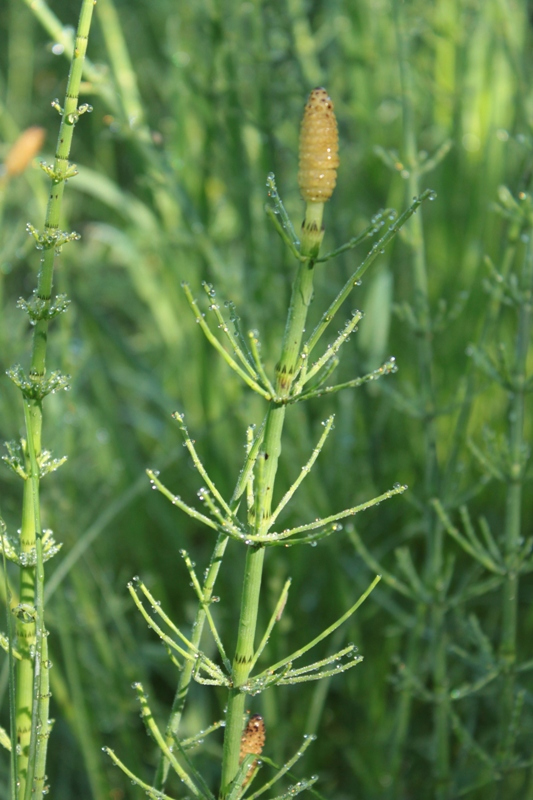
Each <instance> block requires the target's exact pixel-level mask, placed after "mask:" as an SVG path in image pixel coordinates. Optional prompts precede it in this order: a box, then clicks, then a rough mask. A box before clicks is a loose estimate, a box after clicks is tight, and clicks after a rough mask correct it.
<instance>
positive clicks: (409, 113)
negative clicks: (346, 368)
mask: <svg viewBox="0 0 533 800" xmlns="http://www.w3.org/2000/svg"><path fill="white" fill-rule="evenodd" d="M401 13H402V11H401V9H400V3H399V0H395V3H394V17H395V25H396V35H397V43H398V44H397V46H398V58H399V68H400V80H401V86H402V108H403V151H404V158H405V161H406V163H407V169H408V172H409V176H408V178H407V184H408V188H407V192H408V196H414V195H418V194H419V190H420V171H419V162H418V155H417V146H416V130H415V120H414V109H413V86H412V79H411V72H410V66H409V59H408V45H407V35H406V34H405V32H404V30H403V25H402V20H401ZM409 235H410V244H411V250H412V263H413V273H412V274H413V287H414V312H415V319H416V337H417V355H418V379H419V392H420V406H421V408H422V411H423V420H424V444H425V448H424V450H425V458H424V463H425V471H424V500H425V502H424V530H425V533H426V564H425V570H424V571H425V582H426V585H427V586H431V587H434V598H433V603H432V607H431V609H430V620H428V625H429V626H430V628H431V634H432V642H433V646H432V649H431V652H432V682H433V693H434V697H435V701H434V713H433V736H434V776H435V782H436V786H437V789H436V795H435V796H436V798H437V800H444V799H445V798H447V797H448V783H449V779H450V764H449V697H448V685H447V663H446V635H445V627H444V626H445V608H444V602H443V601H444V597H443V596H441V593H440V592H439V591H438V587H439V585H441V584H442V580H441V578H442V570H443V531H442V527H441V526H440V525H439V524H438V522H437V519H436V516H435V512H434V510H433V508H432V506H431V504H430V500H431V499H432V498H433V497H436V496H438V493H439V484H440V477H439V464H438V460H437V430H436V425H435V408H436V402H435V390H434V381H433V352H432V346H431V336H432V330H431V311H430V305H429V294H428V278H427V265H426V253H425V245H424V231H423V225H422V217H421V214H420V213H419V214H417V215H415V216H413V217H412V219H411V220H410V223H409ZM425 615H426V609H425V608H424V607H423V606H420V607H419V608H418V609H417V612H416V618H417V624H416V625H415V628H414V631H413V632H412V633H411V640H410V644H409V646H408V656H409V659H408V661H409V663H408V664H407V666H408V669H409V670H411V669H412V672H411V673H410V674H413V673H414V672H415V671H416V670H415V669H414V667H415V664H416V662H417V660H418V658H419V652H418V644H417V643H416V642H415V641H413V635H416V636H417V639H418V633H419V628H420V626H423V620H424V616H425ZM410 706H411V690H410V689H405V690H404V692H403V694H402V698H401V700H400V708H399V720H400V721H401V724H400V725H399V726H398V729H397V735H396V741H395V752H394V753H393V758H392V762H393V767H392V769H393V782H392V783H393V785H394V786H396V785H397V784H396V780H395V777H394V773H395V772H396V773H397V771H398V769H399V768H400V763H401V759H402V750H403V746H404V744H405V737H406V735H407V730H408V724H409V717H410ZM400 733H401V736H400V735H399V734H400Z"/></svg>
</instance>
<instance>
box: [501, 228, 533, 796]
mask: <svg viewBox="0 0 533 800" xmlns="http://www.w3.org/2000/svg"><path fill="white" fill-rule="evenodd" d="M532 233H533V232H532V230H531V228H528V229H527V236H528V239H527V245H526V252H525V254H524V260H523V266H522V274H521V276H520V288H521V295H522V296H521V303H520V310H519V314H518V331H517V336H516V344H515V355H514V369H513V387H512V391H510V392H509V414H508V419H509V463H510V470H509V476H508V485H507V493H506V505H505V528H504V549H505V559H506V564H507V573H506V575H505V578H504V582H503V589H502V637H501V643H500V659H501V662H502V665H503V670H504V681H503V693H502V702H501V733H500V756H501V758H502V759H503V762H504V763H503V765H502V766H503V767H504V768H505V766H506V764H505V762H506V760H508V759H509V757H510V755H511V753H512V747H513V737H514V733H513V724H512V722H513V715H514V713H515V662H516V643H517V613H518V590H519V575H518V568H517V567H518V563H517V562H518V558H519V554H520V551H521V548H522V546H523V544H522V542H523V539H522V536H523V534H522V488H523V484H524V477H525V476H524V472H525V465H524V449H525V446H526V442H525V440H524V419H525V410H526V393H527V358H528V349H529V343H530V340H531V330H532V302H533V244H532ZM511 790H512V784H509V785H508V786H506V781H505V780H504V781H503V782H502V787H501V790H500V796H501V797H505V796H506V792H507V793H510V792H511ZM508 796H510V794H508Z"/></svg>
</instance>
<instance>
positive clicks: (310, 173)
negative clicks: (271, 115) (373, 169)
mask: <svg viewBox="0 0 533 800" xmlns="http://www.w3.org/2000/svg"><path fill="white" fill-rule="evenodd" d="M338 166H339V134H338V131H337V120H336V118H335V112H334V110H333V102H332V100H331V97H330V96H329V95H328V93H327V91H326V90H325V89H322V88H317V89H313V91H312V92H311V94H310V95H309V99H308V101H307V105H306V106H305V111H304V116H303V119H302V124H301V128H300V158H299V169H298V185H299V186H300V192H301V195H302V197H303V199H304V200H305V201H306V203H325V202H326V200H329V198H330V197H331V195H332V194H333V189H334V188H335V184H336V183H337V167H338Z"/></svg>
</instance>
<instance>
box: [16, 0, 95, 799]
mask: <svg viewBox="0 0 533 800" xmlns="http://www.w3.org/2000/svg"><path fill="white" fill-rule="evenodd" d="M93 6H94V0H83V3H82V8H81V13H80V18H79V23H78V29H77V33H76V43H75V48H74V53H73V58H72V63H71V68H70V73H69V77H68V83H67V90H66V96H65V104H64V107H61V106H60V104H59V101H57V100H54V102H53V103H52V107H53V108H55V109H56V110H57V111H58V112H59V113H60V115H61V123H60V129H59V138H58V143H57V149H56V155H55V160H54V163H53V164H52V165H47V164H44V163H43V164H41V166H42V168H43V170H44V172H45V173H46V174H47V176H48V177H49V178H50V193H49V197H48V205H47V210H46V218H45V223H44V228H43V229H42V230H38V229H37V228H35V227H34V226H33V225H31V224H28V226H27V230H28V232H29V233H30V235H31V236H32V237H33V238H34V240H35V243H36V249H37V250H38V251H39V252H41V253H42V256H41V264H40V269H39V273H38V278H37V288H36V290H35V291H34V293H33V296H32V297H31V299H30V300H28V301H26V300H22V299H21V300H19V303H18V306H19V308H21V309H22V310H24V311H25V312H26V313H27V315H28V317H29V320H30V325H31V326H32V327H33V340H32V349H31V358H30V369H29V372H28V373H26V372H25V371H24V369H23V368H22V366H20V365H17V366H15V367H12V368H11V369H10V370H8V375H9V377H10V378H11V380H12V381H13V383H15V385H16V386H17V387H18V388H19V390H20V392H21V394H22V400H23V409H24V421H25V436H24V438H22V439H21V440H20V442H9V443H7V451H8V454H7V456H4V461H5V462H6V463H7V464H8V466H9V467H10V468H11V469H12V470H13V471H14V472H15V474H16V475H17V476H18V477H19V478H21V479H22V480H23V484H24V485H23V498H22V525H21V530H20V536H19V537H17V538H16V537H13V536H9V535H8V534H7V532H6V528H5V524H4V523H3V522H2V523H1V529H0V533H1V545H2V553H3V558H4V571H5V581H6V594H7V597H8V632H9V636H8V642H7V644H6V643H4V640H3V638H2V643H3V644H4V646H5V648H6V649H7V652H8V655H9V667H10V670H9V672H10V710H11V731H10V737H9V739H8V738H7V736H3V737H2V743H3V744H4V745H5V746H6V747H7V748H8V749H9V750H10V751H11V784H10V798H11V800H30V798H37V797H41V796H42V795H43V794H44V793H46V792H47V791H48V787H47V786H46V774H45V768H46V754H47V746H48V739H49V736H50V730H51V721H50V720H49V699H50V691H49V669H50V666H51V664H50V661H49V659H48V644H47V636H48V632H47V630H46V625H45V619H44V562H45V561H47V560H48V559H50V558H52V556H54V555H55V554H56V553H57V551H58V550H59V548H60V545H57V544H56V543H55V541H54V538H53V536H52V532H51V531H50V530H46V529H45V528H43V523H42V517H43V514H42V509H41V501H40V492H41V480H42V478H43V477H44V476H45V475H47V474H48V473H49V472H53V471H54V470H56V469H57V468H58V467H59V466H61V464H63V463H64V461H65V458H57V459H56V458H52V456H51V454H50V452H49V451H48V450H45V449H43V447H42V427H43V401H44V399H45V398H46V397H47V395H49V394H51V393H54V392H57V391H59V390H60V389H67V388H68V378H67V376H65V375H62V374H61V373H60V372H59V371H53V372H50V373H48V374H47V363H46V362H47V341H48V328H49V325H50V322H51V320H52V319H53V318H54V317H56V316H57V315H58V314H60V313H62V312H63V311H65V310H66V308H67V306H68V300H67V298H66V297H65V296H64V295H58V296H57V297H55V298H53V297H52V287H53V274H54V267H55V264H56V261H57V258H58V257H59V255H60V253H61V249H62V247H63V245H65V244H67V243H68V242H73V241H77V240H78V239H79V238H80V237H79V235H78V234H77V233H69V232H66V231H63V230H61V229H60V222H61V208H62V198H63V191H64V186H65V182H66V180H67V179H68V178H71V177H73V176H74V175H75V174H76V168H75V166H74V165H73V164H71V163H70V162H69V155H70V148H71V143H72V137H73V133H74V128H75V126H76V123H77V122H78V119H79V117H80V115H81V114H83V113H84V112H86V111H90V110H91V109H90V106H88V105H81V106H79V105H78V97H79V91H80V83H81V77H82V70H83V62H84V58H85V52H86V49H87V38H88V34H89V29H90V25H91V19H92V13H93ZM30 130H32V129H30ZM36 130H37V131H39V129H33V132H32V134H31V136H32V139H31V141H30V142H29V143H30V144H31V145H34V143H35V139H36V138H39V137H40V140H41V141H42V136H40V134H39V133H36V132H35V131H36ZM28 141H29V139H28V137H27V139H26V145H27V144H28ZM12 162H13V163H11V166H10V174H16V170H15V167H16V168H18V166H19V161H17V162H16V164H15V162H14V160H13V159H12ZM14 164H15V167H14V166H13V165H14ZM6 559H7V560H9V561H12V562H13V563H15V564H16V565H17V566H18V567H19V570H20V578H19V588H18V591H17V590H15V588H14V587H11V585H10V584H9V578H8V575H7V570H6V563H5V562H6ZM13 616H14V617H15V620H16V621H15V624H14V625H13V622H12V618H13ZM13 628H14V630H13Z"/></svg>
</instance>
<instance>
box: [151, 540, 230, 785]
mask: <svg viewBox="0 0 533 800" xmlns="http://www.w3.org/2000/svg"><path fill="white" fill-rule="evenodd" d="M227 544H228V537H227V536H219V537H218V539H217V543H216V545H215V549H214V551H213V555H212V556H211V561H210V563H209V567H208V570H207V575H206V579H205V582H204V585H203V603H202V605H201V606H200V607H199V608H198V612H197V614H196V619H195V622H194V627H193V631H192V635H191V643H192V644H193V646H194V647H195V648H197V649H200V643H201V639H202V634H203V631H204V627H205V622H206V619H207V612H206V608H207V607H208V606H209V604H210V603H211V598H212V595H213V589H214V586H215V582H216V579H217V577H218V571H219V569H220V565H221V564H222V558H223V556H224V552H225V550H226V546H227ZM194 666H195V665H194V663H193V662H192V661H187V660H186V661H185V662H184V664H183V667H182V670H181V672H180V677H179V680H178V686H177V689H176V694H175V696H174V701H173V703H172V709H171V712H170V717H169V721H168V724H167V728H166V731H165V741H166V743H167V745H168V747H170V748H171V747H172V746H173V744H174V738H175V736H176V735H177V733H178V729H179V726H180V723H181V718H182V716H183V710H184V708H185V701H186V699H187V694H188V691H189V686H190V683H191V680H192V674H193V670H194ZM169 768H170V762H169V760H168V758H167V757H166V755H165V753H164V752H163V751H162V750H161V751H160V755H159V762H158V765H157V770H156V774H155V778H154V788H155V789H157V791H159V792H161V791H163V789H164V787H165V784H166V781H167V777H168V772H169Z"/></svg>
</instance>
